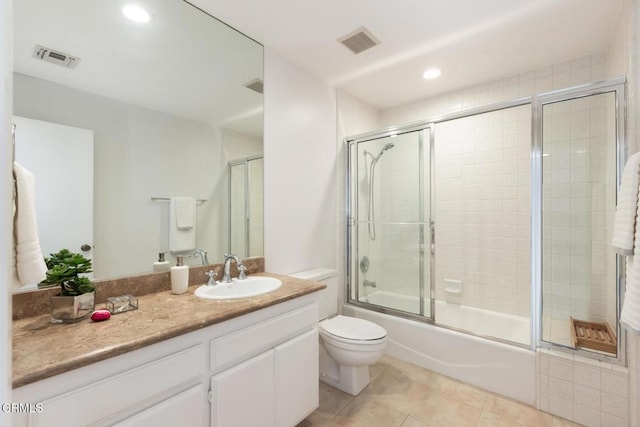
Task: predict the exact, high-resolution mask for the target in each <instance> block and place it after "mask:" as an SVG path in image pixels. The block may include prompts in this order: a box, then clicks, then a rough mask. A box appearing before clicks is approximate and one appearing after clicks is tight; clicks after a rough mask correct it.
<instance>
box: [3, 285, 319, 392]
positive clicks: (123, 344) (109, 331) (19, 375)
mask: <svg viewBox="0 0 640 427" xmlns="http://www.w3.org/2000/svg"><path fill="white" fill-rule="evenodd" d="M258 275H264V276H270V277H276V278H278V279H280V280H282V286H281V287H280V288H278V289H277V290H275V291H273V292H270V293H267V294H264V295H259V296H256V297H251V298H242V299H236V300H204V299H201V298H198V297H196V296H194V291H195V290H196V288H197V287H198V286H199V285H192V286H190V287H189V290H188V292H187V293H185V294H182V295H173V294H171V293H170V292H167V291H162V292H157V293H153V294H148V295H142V296H139V297H138V309H137V310H133V311H129V312H126V313H120V314H116V315H113V316H111V319H109V320H107V321H103V322H92V321H91V320H90V319H85V320H82V321H80V322H78V323H71V324H52V323H51V318H50V316H49V314H45V315H40V316H35V317H27V318H24V319H19V320H14V322H13V378H12V381H13V388H18V387H21V386H24V385H27V384H30V383H33V382H36V381H39V380H42V379H45V378H48V377H51V376H54V375H58V374H61V373H64V372H67V371H70V370H72V369H76V368H80V367H82V366H86V365H89V364H91V363H95V362H98V361H100V360H104V359H108V358H110V357H114V356H117V355H120V354H123V353H126V352H129V351H133V350H136V349H139V348H142V347H145V346H148V345H151V344H155V343H157V342H160V341H163V340H166V339H169V338H173V337H176V336H178V335H182V334H185V333H187V332H191V331H195V330H197V329H201V328H205V327H207V326H210V325H213V324H216V323H220V322H223V321H225V320H229V319H232V318H234V317H238V316H241V315H243V314H247V313H250V312H252V311H256V310H260V309H262V308H265V307H269V306H272V305H275V304H278V303H281V302H285V301H288V300H291V299H294V298H297V297H300V296H302V295H306V294H309V293H312V292H316V291H319V290H321V289H324V288H325V285H324V284H322V283H318V282H312V281H309V280H302V279H297V278H294V277H289V276H279V275H275V274H268V273H260V274H258ZM99 308H103V304H99V305H97V306H96V309H99Z"/></svg>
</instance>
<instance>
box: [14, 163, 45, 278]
mask: <svg viewBox="0 0 640 427" xmlns="http://www.w3.org/2000/svg"><path fill="white" fill-rule="evenodd" d="M13 171H14V174H15V178H16V206H15V208H16V210H15V214H14V217H13V220H14V233H15V242H16V269H17V271H18V278H19V279H20V282H21V283H22V284H23V285H27V284H33V283H39V282H41V281H42V280H44V278H45V277H46V272H47V265H46V264H45V263H44V258H43V256H42V249H41V248H40V240H39V239H38V224H37V222H36V206H35V191H34V181H35V180H34V177H33V174H32V173H31V172H29V171H28V170H27V169H25V168H24V167H22V166H20V165H19V164H18V163H14V164H13Z"/></svg>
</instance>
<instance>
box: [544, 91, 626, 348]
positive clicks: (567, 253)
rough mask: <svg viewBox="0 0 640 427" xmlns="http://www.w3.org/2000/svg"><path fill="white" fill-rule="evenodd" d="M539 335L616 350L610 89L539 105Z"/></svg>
mask: <svg viewBox="0 0 640 427" xmlns="http://www.w3.org/2000/svg"><path fill="white" fill-rule="evenodd" d="M542 115H543V118H542V121H543V131H542V132H543V143H542V152H543V154H542V156H543V157H542V166H543V172H542V174H543V179H542V182H543V186H542V197H543V208H542V209H543V236H542V242H543V243H542V248H543V250H542V270H543V271H542V289H543V290H542V292H543V298H542V303H543V304H542V305H543V308H542V310H543V322H542V338H543V340H544V341H548V342H552V343H555V344H561V345H565V346H568V347H577V348H580V349H582V350H588V351H592V352H600V353H604V354H608V355H611V354H613V355H615V354H616V352H617V349H616V334H617V331H616V325H617V324H618V319H617V305H616V304H617V290H616V289H617V287H616V277H617V273H616V257H615V254H614V253H613V251H611V250H609V244H610V242H611V237H612V236H611V233H612V229H611V227H610V226H609V224H612V223H613V214H614V210H615V205H616V96H615V92H609V93H603V94H598V95H591V96H587V97H582V98H576V99H569V100H565V101H560V102H555V103H550V104H545V105H544V106H543V112H542Z"/></svg>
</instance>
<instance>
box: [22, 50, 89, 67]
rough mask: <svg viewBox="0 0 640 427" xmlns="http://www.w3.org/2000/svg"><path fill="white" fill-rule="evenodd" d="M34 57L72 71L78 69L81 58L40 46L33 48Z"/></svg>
mask: <svg viewBox="0 0 640 427" xmlns="http://www.w3.org/2000/svg"><path fill="white" fill-rule="evenodd" d="M33 57H34V58H38V59H40V60H42V61H46V62H50V63H52V64H56V65H61V66H63V67H66V68H71V69H74V68H76V65H78V62H80V58H78V57H77V56H72V55H69V54H66V53H64V52H60V51H57V50H54V49H50V48H48V47H44V46H40V45H38V44H37V45H36V47H34V48H33Z"/></svg>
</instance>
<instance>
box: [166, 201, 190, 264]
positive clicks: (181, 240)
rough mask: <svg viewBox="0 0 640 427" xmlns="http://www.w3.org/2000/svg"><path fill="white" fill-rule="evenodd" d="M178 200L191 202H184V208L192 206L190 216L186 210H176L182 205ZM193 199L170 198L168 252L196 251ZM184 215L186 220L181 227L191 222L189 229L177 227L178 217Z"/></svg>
mask: <svg viewBox="0 0 640 427" xmlns="http://www.w3.org/2000/svg"><path fill="white" fill-rule="evenodd" d="M178 199H190V200H191V201H193V203H192V204H191V203H190V202H186V203H185V205H186V206H192V210H191V215H189V212H188V209H184V211H186V212H183V210H182V209H180V210H179V209H178V205H182V202H179V201H178ZM195 207H196V203H195V199H193V198H190V197H172V198H171V200H170V202H169V251H171V252H184V251H193V250H195V249H196V213H195ZM183 213H185V214H186V215H185V216H186V218H185V220H184V222H182V224H183V225H185V224H188V223H189V219H190V220H191V227H180V226H179V225H178V221H179V220H178V217H179V216H181V215H182V214H183Z"/></svg>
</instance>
